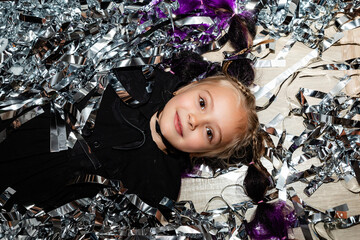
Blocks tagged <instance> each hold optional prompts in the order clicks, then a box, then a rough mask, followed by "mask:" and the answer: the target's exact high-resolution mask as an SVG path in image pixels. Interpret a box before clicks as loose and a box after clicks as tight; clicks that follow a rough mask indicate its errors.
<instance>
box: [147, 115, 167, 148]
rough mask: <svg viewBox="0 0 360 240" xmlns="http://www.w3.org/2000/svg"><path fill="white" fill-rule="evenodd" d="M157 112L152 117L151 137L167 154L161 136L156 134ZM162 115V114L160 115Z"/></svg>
mask: <svg viewBox="0 0 360 240" xmlns="http://www.w3.org/2000/svg"><path fill="white" fill-rule="evenodd" d="M156 115H157V112H156V113H155V114H154V115H153V116H152V117H151V119H150V130H151V137H152V139H153V141H154V142H155V143H156V145H157V147H158V148H159V149H160V150H161V151H163V152H165V153H166V147H165V144H164V143H163V141H162V139H161V137H160V135H159V134H158V133H157V132H156V120H157V116H156ZM160 115H161V113H160Z"/></svg>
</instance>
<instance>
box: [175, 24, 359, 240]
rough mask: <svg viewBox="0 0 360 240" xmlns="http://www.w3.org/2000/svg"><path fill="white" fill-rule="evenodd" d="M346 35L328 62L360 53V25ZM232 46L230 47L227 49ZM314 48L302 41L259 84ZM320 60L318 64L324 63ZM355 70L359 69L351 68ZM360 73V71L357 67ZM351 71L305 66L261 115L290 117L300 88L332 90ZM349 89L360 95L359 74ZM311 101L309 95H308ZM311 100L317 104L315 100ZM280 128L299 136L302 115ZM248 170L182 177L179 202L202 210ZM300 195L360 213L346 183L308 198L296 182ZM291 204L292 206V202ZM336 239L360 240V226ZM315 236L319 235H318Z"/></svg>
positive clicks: (232, 192) (231, 195)
mask: <svg viewBox="0 0 360 240" xmlns="http://www.w3.org/2000/svg"><path fill="white" fill-rule="evenodd" d="M344 33H345V36H344V37H343V38H342V39H341V43H343V44H348V45H345V46H331V47H330V48H329V49H328V50H327V51H325V52H324V53H323V56H322V59H323V60H324V61H323V62H320V63H329V62H331V61H341V60H342V59H349V58H353V57H360V46H356V45H351V44H349V43H359V40H358V39H360V29H356V30H350V31H347V32H344ZM288 40H289V37H283V38H280V39H279V40H277V41H276V51H275V53H274V54H270V55H269V56H268V57H267V58H266V59H274V58H275V56H276V55H277V54H278V53H279V52H280V50H281V49H282V48H283V46H284V45H285V43H286V42H287V41H288ZM226 47H227V46H225V48H226ZM223 50H224V49H221V50H220V51H219V52H217V53H211V54H207V55H206V56H205V57H206V58H207V59H209V60H212V61H216V60H217V61H219V59H221V58H222V54H221V52H222V51H223ZM310 51H312V49H310V48H308V47H306V46H305V45H304V44H302V43H299V42H298V43H296V44H295V45H294V46H293V48H292V49H291V50H290V52H289V54H288V55H287V56H286V58H285V59H286V67H281V68H258V69H257V73H256V81H255V82H256V84H258V85H260V86H263V85H265V84H266V83H267V82H269V81H271V80H272V79H274V78H275V77H276V76H277V75H279V74H280V73H282V72H283V71H284V70H286V69H287V68H289V67H290V66H292V65H293V64H295V63H296V62H298V61H299V60H300V59H301V58H302V57H304V56H305V55H306V54H308V53H309V52H310ZM320 63H317V64H315V65H320ZM348 73H350V74H352V73H356V71H355V72H354V71H353V72H348ZM357 73H360V72H359V71H357ZM345 74H346V72H345V71H324V70H312V69H304V70H302V71H301V73H300V74H299V76H298V77H297V78H296V79H295V81H294V82H293V83H292V84H290V85H289V86H288V82H286V83H285V84H284V86H283V88H282V89H281V91H280V93H279V95H278V97H277V99H276V100H275V101H274V103H273V104H272V105H271V106H270V107H269V108H268V109H267V110H265V111H262V112H260V113H259V118H260V122H261V123H268V122H269V121H270V120H272V119H273V118H274V117H275V116H276V115H277V114H279V113H281V114H282V115H283V116H287V114H288V112H289V109H290V107H291V102H292V101H294V102H296V101H295V94H296V93H297V92H298V90H299V88H300V87H306V88H309V89H313V90H321V91H323V92H328V91H329V90H331V89H332V88H333V87H334V86H335V85H336V83H337V82H338V80H337V79H336V78H335V77H343V76H344V75H345ZM346 91H347V93H348V94H356V93H359V92H360V79H359V77H353V80H352V82H351V83H349V84H348V86H347V88H346ZM307 99H308V100H310V99H309V98H307ZM310 104H311V102H310ZM277 128H279V129H281V130H282V129H284V128H285V129H286V130H287V132H288V133H291V134H294V135H298V134H300V133H301V132H302V131H303V130H304V127H303V123H302V118H297V117H293V118H288V119H285V120H284V122H283V126H282V125H281V124H280V125H279V126H277ZM265 164H266V166H267V168H268V169H271V168H272V165H271V164H270V163H269V162H268V161H266V162H265ZM311 164H315V165H319V164H320V162H319V160H318V159H311V160H309V161H306V162H304V163H303V164H300V165H299V166H298V169H300V170H304V169H307V168H309V167H310V166H311ZM245 173H246V167H243V168H240V169H238V170H236V171H233V172H230V173H227V174H224V175H221V176H219V177H217V178H211V179H194V178H187V179H183V181H182V188H181V193H180V197H179V200H192V201H193V203H194V206H195V208H196V210H197V211H198V212H201V211H203V210H205V206H206V204H207V203H208V201H209V200H210V199H211V198H212V197H214V196H217V195H220V193H221V191H222V189H224V188H225V187H226V186H228V185H231V184H234V183H241V182H242V180H243V178H244V176H245ZM289 186H293V187H294V188H295V190H296V192H297V194H298V195H299V196H300V197H301V198H302V199H303V200H304V201H305V202H306V203H308V204H309V205H311V206H313V207H315V208H318V209H322V210H326V209H329V208H332V207H335V206H338V205H340V204H344V203H347V204H348V207H349V212H348V216H352V215H358V214H360V201H359V200H360V198H359V194H358V193H352V192H350V191H349V190H347V189H346V188H345V187H344V186H343V183H342V182H336V183H327V184H323V185H322V186H321V187H320V188H319V189H318V190H317V191H316V192H315V193H314V194H313V195H312V196H311V197H307V196H306V195H305V194H304V193H303V189H304V188H305V186H306V185H305V184H303V183H300V182H297V183H294V184H292V185H288V187H289ZM224 195H225V196H226V199H227V201H228V202H230V203H235V202H241V201H242V200H245V199H247V197H246V195H244V194H243V193H242V190H241V189H240V188H235V187H229V188H227V189H226V191H225V194H224ZM290 205H291V204H290ZM219 206H222V203H221V202H220V201H218V202H217V201H214V202H212V203H211V204H210V208H217V207H219ZM251 212H252V211H251V210H249V211H248V213H247V215H246V217H247V218H249V217H250V216H251ZM317 229H319V230H321V225H320V226H317ZM294 233H295V237H296V239H304V237H303V235H302V233H301V230H300V228H297V229H294ZM332 233H333V235H334V237H335V239H347V240H355V239H360V225H357V226H354V227H351V228H348V229H344V230H335V231H333V232H332ZM323 237H325V238H326V239H331V238H329V237H328V236H327V235H323ZM313 238H314V239H318V238H317V237H316V236H314V235H313Z"/></svg>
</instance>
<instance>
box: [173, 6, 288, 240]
mask: <svg viewBox="0 0 360 240" xmlns="http://www.w3.org/2000/svg"><path fill="white" fill-rule="evenodd" d="M224 2H225V3H226V2H227V1H224ZM206 3H207V4H208V5H209V6H210V5H211V3H216V4H217V1H206ZM211 7H213V8H219V6H217V5H216V6H211ZM221 8H222V9H225V10H226V11H232V10H231V9H232V8H231V6H228V5H226V4H225V5H224V6H221ZM255 23H256V19H255V16H254V14H252V13H250V12H246V11H244V12H242V13H241V14H234V15H233V17H232V18H231V22H230V28H229V31H228V36H229V41H230V44H231V46H232V47H233V48H234V50H235V52H237V53H241V54H238V57H237V58H236V59H233V60H231V61H228V60H227V59H225V60H224V64H223V66H220V65H216V64H212V63H209V62H206V61H204V60H203V58H202V57H201V56H200V55H198V54H196V53H193V52H181V53H179V54H178V55H177V56H174V58H173V60H172V62H171V64H170V65H171V70H172V71H173V72H174V73H175V74H176V75H178V76H179V77H181V78H182V79H183V80H187V81H191V80H193V79H194V78H197V77H199V75H201V74H204V73H206V75H205V76H212V75H217V76H214V77H208V78H205V79H203V80H201V81H220V80H227V81H229V82H230V83H231V84H232V85H233V86H234V88H235V89H236V90H237V91H238V92H239V96H240V97H241V102H242V104H243V106H241V107H244V109H245V110H246V111H247V116H248V118H247V128H246V130H245V131H244V132H242V133H239V134H238V136H237V138H236V139H235V140H234V141H233V142H231V144H228V145H227V146H226V147H225V148H223V149H221V150H220V151H214V152H213V153H210V156H209V153H207V154H204V155H206V156H204V157H203V158H202V157H201V156H198V157H196V158H193V159H192V163H193V164H201V163H205V164H207V165H208V166H210V167H212V168H213V169H217V168H222V169H224V168H227V167H230V166H233V165H238V164H239V163H243V164H245V165H247V166H248V171H247V174H246V177H245V180H244V187H245V191H246V193H247V195H248V196H249V197H250V198H251V199H252V200H253V201H254V202H255V203H256V204H258V206H257V209H256V212H255V214H254V217H253V219H252V220H251V221H250V222H249V223H247V224H246V230H247V232H248V234H249V236H250V237H251V238H252V239H281V240H283V239H288V229H289V227H290V226H291V225H292V224H293V223H294V221H295V215H294V213H293V212H291V210H290V209H289V207H288V206H287V205H286V203H285V202H281V201H279V202H277V203H272V204H270V203H267V202H266V201H265V199H264V198H265V194H266V192H267V190H268V189H269V188H270V187H271V186H272V179H271V176H270V174H269V173H268V171H267V170H266V168H265V167H264V166H263V165H262V163H261V161H260V158H261V156H262V155H263V152H264V138H265V137H266V136H265V134H264V133H263V132H262V131H261V130H260V129H259V125H260V124H259V120H258V117H257V114H256V105H255V97H254V96H253V94H252V93H251V92H250V90H249V89H248V88H247V87H248V86H250V85H251V84H252V83H253V81H254V79H255V71H254V68H253V63H252V61H251V60H250V59H248V58H246V54H247V53H248V52H250V50H251V46H252V41H253V38H254V37H255V34H256V25H255ZM219 72H222V74H219Z"/></svg>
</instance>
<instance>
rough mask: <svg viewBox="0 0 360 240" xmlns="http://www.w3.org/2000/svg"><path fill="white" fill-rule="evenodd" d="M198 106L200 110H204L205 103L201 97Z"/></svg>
mask: <svg viewBox="0 0 360 240" xmlns="http://www.w3.org/2000/svg"><path fill="white" fill-rule="evenodd" d="M199 105H200V108H201V109H202V110H204V108H205V107H206V102H205V100H204V99H203V98H202V97H200V99H199Z"/></svg>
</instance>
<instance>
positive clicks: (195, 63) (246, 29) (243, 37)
mask: <svg viewBox="0 0 360 240" xmlns="http://www.w3.org/2000/svg"><path fill="white" fill-rule="evenodd" d="M255 23H256V19H255V17H254V15H253V14H252V13H250V12H246V11H244V12H242V13H241V14H235V15H234V16H233V17H232V18H231V20H230V27H229V31H228V36H229V41H230V45H231V46H232V47H233V48H234V50H235V52H240V51H243V54H240V55H239V56H238V57H237V58H236V59H233V60H231V61H228V60H226V59H225V60H224V63H225V62H228V64H227V67H226V69H225V71H226V74H228V75H230V76H231V77H233V78H235V79H237V80H238V81H239V82H241V83H242V84H244V85H245V86H250V85H251V84H252V83H253V81H254V79H255V71H254V67H253V62H252V60H250V59H248V58H246V54H247V53H248V52H249V51H250V48H251V46H252V40H253V38H254V36H255V34H256V25H255ZM169 65H170V66H171V70H172V71H173V72H174V73H175V74H176V75H177V76H179V77H181V78H182V79H183V80H185V81H191V80H193V79H195V78H197V77H199V75H201V74H204V73H206V76H212V75H214V74H215V73H216V72H221V71H224V69H222V66H220V64H218V63H211V62H207V61H205V60H204V59H203V57H201V56H200V55H199V54H197V53H195V52H190V51H182V52H179V53H177V54H176V55H175V56H173V58H172V59H171V62H170V64H169Z"/></svg>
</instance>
